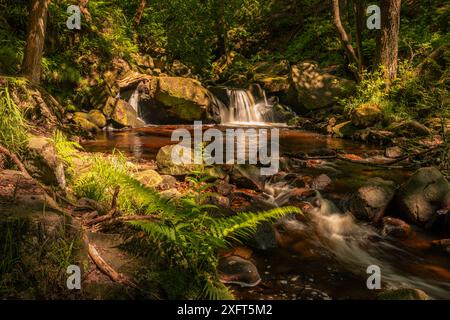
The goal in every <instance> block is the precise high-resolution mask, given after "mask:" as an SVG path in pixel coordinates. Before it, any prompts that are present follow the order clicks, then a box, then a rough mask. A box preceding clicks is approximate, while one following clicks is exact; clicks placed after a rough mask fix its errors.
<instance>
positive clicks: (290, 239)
mask: <svg viewBox="0 0 450 320" xmlns="http://www.w3.org/2000/svg"><path fill="white" fill-rule="evenodd" d="M274 228H275V239H276V242H277V247H279V248H290V247H291V246H292V244H294V243H297V242H298V241H299V240H301V239H302V237H304V236H305V230H306V226H305V224H304V223H302V222H300V221H298V220H297V219H296V218H295V217H285V218H281V219H280V220H278V221H277V222H276V223H275V224H274Z"/></svg>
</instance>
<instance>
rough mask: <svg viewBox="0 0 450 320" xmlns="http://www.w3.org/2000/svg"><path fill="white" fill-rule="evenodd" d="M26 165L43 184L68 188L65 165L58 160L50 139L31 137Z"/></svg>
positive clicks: (31, 173) (32, 174)
mask: <svg viewBox="0 0 450 320" xmlns="http://www.w3.org/2000/svg"><path fill="white" fill-rule="evenodd" d="M24 165H25V167H26V168H27V170H28V172H29V173H30V175H31V176H33V177H34V178H36V179H38V180H39V181H41V182H42V183H44V184H47V185H54V186H59V187H60V188H61V189H63V190H64V189H65V188H66V177H65V174H64V163H63V162H62V161H61V160H60V159H59V158H58V156H57V152H56V149H55V146H54V144H53V142H52V141H51V140H50V139H47V138H44V137H37V136H30V138H29V139H28V153H27V156H26V159H25V161H24Z"/></svg>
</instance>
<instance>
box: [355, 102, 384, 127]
mask: <svg viewBox="0 0 450 320" xmlns="http://www.w3.org/2000/svg"><path fill="white" fill-rule="evenodd" d="M350 117H351V120H352V124H353V125H355V126H356V127H360V128H367V127H371V126H373V125H375V124H376V123H378V122H379V121H381V120H382V118H383V111H382V110H381V107H380V106H379V105H378V104H376V103H364V104H362V105H359V106H358V107H357V108H355V109H354V110H352V112H351V115H350Z"/></svg>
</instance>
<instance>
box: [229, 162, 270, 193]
mask: <svg viewBox="0 0 450 320" xmlns="http://www.w3.org/2000/svg"><path fill="white" fill-rule="evenodd" d="M229 175H230V182H231V183H232V184H234V185H236V186H237V187H239V188H247V189H259V190H263V189H264V184H265V177H264V176H262V175H261V174H260V169H259V168H258V167H257V166H254V165H235V166H233V168H232V169H231V170H230V172H229Z"/></svg>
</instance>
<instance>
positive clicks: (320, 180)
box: [300, 174, 333, 191]
mask: <svg viewBox="0 0 450 320" xmlns="http://www.w3.org/2000/svg"><path fill="white" fill-rule="evenodd" d="M332 182H333V181H332V180H331V178H330V177H329V176H327V175H326V174H321V175H320V176H318V177H315V178H314V179H313V181H312V184H311V187H312V189H314V190H318V191H325V190H327V189H328V188H329V187H330V186H331V184H332ZM300 188H301V187H300Z"/></svg>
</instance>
